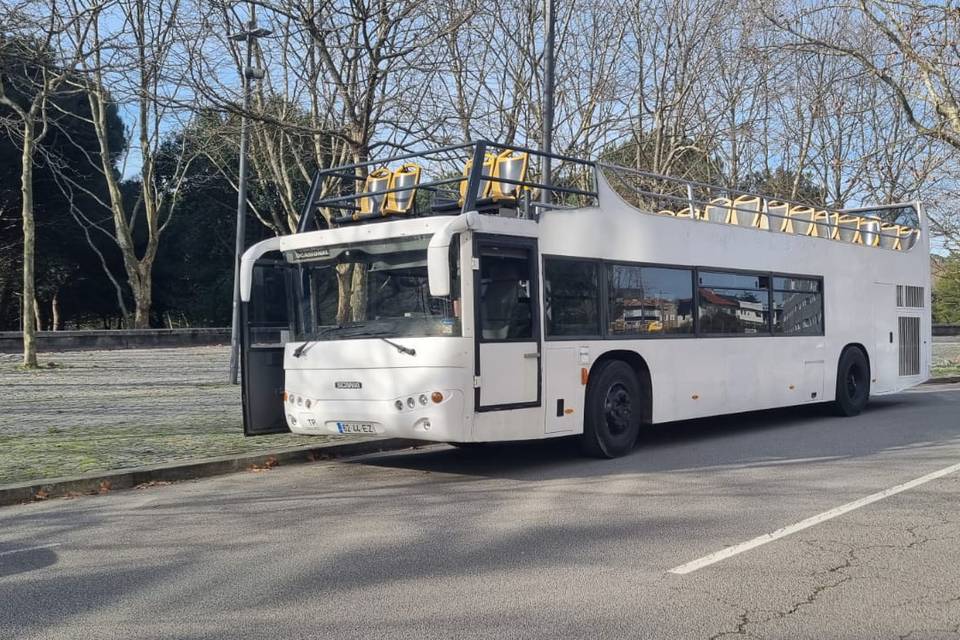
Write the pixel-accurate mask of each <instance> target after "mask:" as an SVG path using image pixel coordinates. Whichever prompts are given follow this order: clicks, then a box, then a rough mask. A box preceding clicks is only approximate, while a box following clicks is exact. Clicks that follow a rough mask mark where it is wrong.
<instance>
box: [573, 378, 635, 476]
mask: <svg viewBox="0 0 960 640" xmlns="http://www.w3.org/2000/svg"><path fill="white" fill-rule="evenodd" d="M642 402H643V394H641V392H640V383H639V382H638V381H637V375H636V374H635V373H634V372H633V369H632V368H631V367H630V365H628V364H627V363H626V362H623V361H621V360H608V361H606V362H602V363H600V364H599V365H598V366H597V367H596V369H594V370H593V371H591V372H590V382H589V383H588V384H587V398H586V406H585V408H584V421H583V423H584V424H583V435H582V436H580V450H581V451H583V453H585V454H586V455H588V456H593V457H595V458H616V457H619V456H622V455H626V454H628V453H630V451H631V450H632V449H633V446H634V445H635V444H636V442H637V436H638V435H639V433H640V418H641V416H642V415H643V407H642V406H641V403H642Z"/></svg>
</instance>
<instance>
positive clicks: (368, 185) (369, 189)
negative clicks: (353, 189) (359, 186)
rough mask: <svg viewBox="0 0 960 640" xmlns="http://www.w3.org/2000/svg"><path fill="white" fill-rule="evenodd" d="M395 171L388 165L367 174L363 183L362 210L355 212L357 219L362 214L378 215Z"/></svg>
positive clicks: (354, 215)
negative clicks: (384, 192)
mask: <svg viewBox="0 0 960 640" xmlns="http://www.w3.org/2000/svg"><path fill="white" fill-rule="evenodd" d="M392 177H393V173H392V172H391V171H390V169H387V168H386V167H380V168H379V169H374V170H373V171H371V172H370V173H369V174H367V179H366V180H365V181H364V185H363V195H362V196H361V197H360V203H359V204H360V210H359V211H357V212H355V213H354V214H353V219H354V220H356V219H358V218H359V217H360V216H369V215H376V214H378V213H380V208H381V206H382V205H383V193H382V192H383V191H386V190H387V189H389V188H390V181H391V178H392Z"/></svg>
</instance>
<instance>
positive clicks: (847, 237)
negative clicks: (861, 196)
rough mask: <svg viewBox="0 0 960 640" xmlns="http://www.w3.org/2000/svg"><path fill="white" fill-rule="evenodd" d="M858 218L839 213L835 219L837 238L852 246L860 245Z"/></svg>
mask: <svg viewBox="0 0 960 640" xmlns="http://www.w3.org/2000/svg"><path fill="white" fill-rule="evenodd" d="M860 220H861V218H860V216H854V215H850V214H849V213H841V214H840V215H839V216H838V217H837V238H839V239H840V240H843V241H844V242H850V243H853V244H859V243H860Z"/></svg>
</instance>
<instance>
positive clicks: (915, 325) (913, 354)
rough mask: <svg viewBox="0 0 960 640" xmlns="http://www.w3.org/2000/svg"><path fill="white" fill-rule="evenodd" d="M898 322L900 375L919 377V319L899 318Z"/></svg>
mask: <svg viewBox="0 0 960 640" xmlns="http://www.w3.org/2000/svg"><path fill="white" fill-rule="evenodd" d="M914 288H917V287H914ZM899 320H900V375H901V376H916V375H920V318H907V317H900V318H899Z"/></svg>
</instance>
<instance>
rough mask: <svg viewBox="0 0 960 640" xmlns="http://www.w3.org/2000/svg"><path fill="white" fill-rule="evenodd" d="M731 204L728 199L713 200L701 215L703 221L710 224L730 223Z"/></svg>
mask: <svg viewBox="0 0 960 640" xmlns="http://www.w3.org/2000/svg"><path fill="white" fill-rule="evenodd" d="M731 204H732V203H731V201H730V198H714V199H713V200H711V201H710V204H708V205H707V207H706V210H705V212H704V215H703V218H704V220H709V221H710V222H724V223H726V222H730V216H731V215H732V213H733V212H732V211H731V210H730V205H731Z"/></svg>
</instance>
